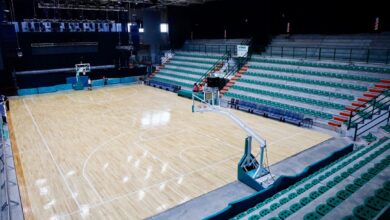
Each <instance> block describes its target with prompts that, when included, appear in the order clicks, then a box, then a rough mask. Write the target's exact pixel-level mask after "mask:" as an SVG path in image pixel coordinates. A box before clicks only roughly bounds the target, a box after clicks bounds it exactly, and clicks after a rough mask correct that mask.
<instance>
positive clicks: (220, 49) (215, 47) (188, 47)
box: [181, 43, 237, 53]
mask: <svg viewBox="0 0 390 220" xmlns="http://www.w3.org/2000/svg"><path fill="white" fill-rule="evenodd" d="M181 50H183V51H193V52H204V53H227V52H235V51H237V45H236V44H234V45H232V44H192V43H190V44H185V45H184V46H183V48H182V49H181Z"/></svg>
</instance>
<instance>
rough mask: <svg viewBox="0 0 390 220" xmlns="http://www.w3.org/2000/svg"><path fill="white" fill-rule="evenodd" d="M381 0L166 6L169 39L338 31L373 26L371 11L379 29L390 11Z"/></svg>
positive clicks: (234, 0)
mask: <svg viewBox="0 0 390 220" xmlns="http://www.w3.org/2000/svg"><path fill="white" fill-rule="evenodd" d="M387 9H388V7H387V6H386V5H385V1H378V0H374V1H369V2H364V3H363V2H359V1H354V2H350V3H348V2H345V1H334V0H328V1H312V0H311V1H308V0H304V1H286V0H272V1H271V0H224V1H222V0H220V1H215V2H210V3H206V4H203V5H195V6H191V7H187V8H183V7H170V8H169V14H168V15H169V24H170V28H171V30H170V33H171V42H172V43H173V45H174V46H175V47H180V45H181V44H182V43H183V42H184V40H186V39H189V38H190V36H191V35H190V33H191V32H193V36H194V38H223V37H224V35H223V34H224V29H226V30H227V37H228V38H243V37H254V38H255V40H257V41H258V42H265V41H266V40H267V39H268V38H269V37H270V36H272V35H276V34H281V33H285V32H286V24H287V22H290V23H291V33H292V34H294V33H295V34H298V33H301V34H305V33H317V34H343V33H346V34H348V33H366V32H372V31H373V27H374V21H375V18H376V17H380V30H381V31H390V13H388V11H387Z"/></svg>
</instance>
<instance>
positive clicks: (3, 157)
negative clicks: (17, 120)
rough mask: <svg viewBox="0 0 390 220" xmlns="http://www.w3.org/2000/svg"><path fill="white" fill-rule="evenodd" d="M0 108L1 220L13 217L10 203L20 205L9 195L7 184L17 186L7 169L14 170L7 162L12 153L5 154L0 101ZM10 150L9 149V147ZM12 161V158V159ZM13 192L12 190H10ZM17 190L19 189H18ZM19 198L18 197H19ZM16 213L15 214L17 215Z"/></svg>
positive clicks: (3, 105)
mask: <svg viewBox="0 0 390 220" xmlns="http://www.w3.org/2000/svg"><path fill="white" fill-rule="evenodd" d="M0 108H3V109H4V115H3V114H1V111H0V139H1V146H0V164H1V166H0V219H2V220H11V219H13V218H12V217H13V216H14V214H15V213H14V211H16V210H15V209H13V207H11V204H13V205H20V203H19V202H17V201H15V200H13V199H12V198H11V196H10V193H9V192H10V188H9V186H10V185H11V186H15V187H18V185H17V183H16V182H13V181H11V180H10V179H9V176H10V174H9V169H13V170H14V167H13V166H14V164H12V166H11V165H10V164H8V163H7V159H8V158H10V157H11V158H12V155H8V154H7V150H6V147H7V145H6V140H7V139H8V137H7V135H6V132H5V130H4V127H5V124H3V116H4V117H7V113H6V106H5V103H4V102H3V103H0ZM9 151H10V149H9ZM12 161H13V160H12ZM12 191H13V192H14V190H12ZM18 192H19V190H18ZM19 199H20V197H19ZM11 210H13V211H12V213H11ZM22 213H23V212H22V210H20V213H19V216H21V217H18V218H20V219H23V214H22ZM17 215H18V214H15V216H17Z"/></svg>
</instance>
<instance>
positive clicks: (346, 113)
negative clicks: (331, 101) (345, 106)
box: [340, 110, 351, 117]
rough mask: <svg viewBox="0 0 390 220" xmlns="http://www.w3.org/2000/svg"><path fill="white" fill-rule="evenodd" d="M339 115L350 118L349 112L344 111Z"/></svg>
mask: <svg viewBox="0 0 390 220" xmlns="http://www.w3.org/2000/svg"><path fill="white" fill-rule="evenodd" d="M340 115H342V116H346V117H350V116H351V111H348V110H345V111H342V112H340Z"/></svg>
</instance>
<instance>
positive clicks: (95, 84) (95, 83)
mask: <svg viewBox="0 0 390 220" xmlns="http://www.w3.org/2000/svg"><path fill="white" fill-rule="evenodd" d="M102 86H104V80H103V79H97V80H93V81H92V87H102Z"/></svg>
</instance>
